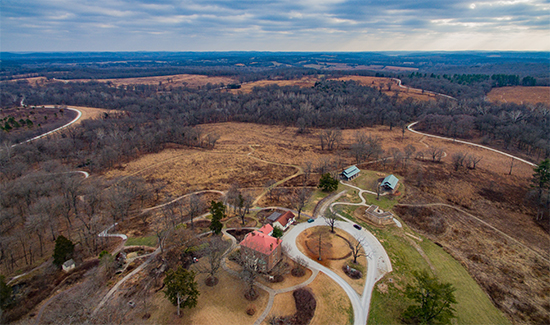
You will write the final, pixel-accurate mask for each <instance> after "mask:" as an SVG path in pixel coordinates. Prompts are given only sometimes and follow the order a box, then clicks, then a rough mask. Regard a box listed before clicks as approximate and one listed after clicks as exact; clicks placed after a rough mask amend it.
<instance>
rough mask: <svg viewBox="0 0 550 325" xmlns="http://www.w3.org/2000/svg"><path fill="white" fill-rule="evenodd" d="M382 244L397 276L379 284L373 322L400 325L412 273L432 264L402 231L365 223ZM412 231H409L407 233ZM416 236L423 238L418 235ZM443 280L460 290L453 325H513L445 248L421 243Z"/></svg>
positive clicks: (373, 310) (371, 314) (372, 304)
mask: <svg viewBox="0 0 550 325" xmlns="http://www.w3.org/2000/svg"><path fill="white" fill-rule="evenodd" d="M361 224H362V225H363V226H365V228H367V229H368V230H369V231H371V232H372V233H373V234H374V235H375V236H376V237H377V238H378V239H379V240H380V241H381V242H382V245H383V246H384V248H385V249H386V251H387V252H388V255H389V257H390V259H391V261H392V266H393V272H391V273H389V274H387V275H386V276H385V277H384V278H383V279H382V280H381V281H379V282H378V283H377V285H376V287H375V289H374V291H373V296H372V302H371V310H370V313H369V322H371V323H373V324H395V323H400V319H399V317H400V315H401V313H402V312H403V310H404V309H405V308H406V307H407V306H408V305H409V304H411V302H410V301H408V300H407V299H406V298H405V297H404V296H403V291H404V289H405V287H406V286H407V284H412V283H413V280H412V279H413V277H412V271H414V270H423V269H426V270H430V269H429V266H428V263H427V262H426V260H424V258H423V257H422V256H421V255H420V254H419V253H418V251H416V249H415V248H414V247H413V246H412V245H411V244H410V243H409V242H408V240H406V239H405V238H403V230H402V229H398V228H385V229H383V230H382V229H377V228H374V227H371V226H369V225H368V224H366V223H361ZM407 231H408V230H407ZM414 235H415V236H418V237H420V236H419V235H417V234H414ZM419 245H420V247H421V248H422V250H423V251H424V252H425V253H426V255H427V257H428V258H429V260H430V262H431V263H432V265H434V267H435V269H436V276H437V277H438V278H439V280H441V281H444V282H449V283H451V284H452V285H453V286H454V287H455V288H456V293H455V296H456V299H457V301H458V304H457V305H456V306H455V309H456V314H457V319H456V320H454V321H453V324H509V323H510V322H509V320H508V319H507V318H506V317H505V316H504V315H503V314H502V312H500V311H499V310H498V309H497V308H496V307H495V306H494V305H493V304H492V303H491V300H490V299H489V297H488V296H487V295H486V294H485V292H484V291H483V290H482V289H481V287H480V286H479V285H478V284H477V283H476V282H475V281H474V280H473V279H472V277H471V276H470V275H469V274H468V272H467V270H466V269H464V267H463V266H462V265H461V264H460V263H459V262H458V261H456V260H455V259H454V258H453V257H452V256H450V255H449V254H447V253H446V252H445V251H444V250H443V249H442V248H441V247H438V246H436V245H435V244H434V243H432V242H431V241H429V240H427V239H424V240H423V241H422V242H420V243H419Z"/></svg>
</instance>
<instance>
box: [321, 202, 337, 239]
mask: <svg viewBox="0 0 550 325" xmlns="http://www.w3.org/2000/svg"><path fill="white" fill-rule="evenodd" d="M324 218H325V222H326V224H327V225H329V226H330V232H331V233H334V225H335V224H336V220H338V216H337V215H336V213H334V212H332V211H331V210H330V208H328V209H327V211H326V212H325V215H324Z"/></svg>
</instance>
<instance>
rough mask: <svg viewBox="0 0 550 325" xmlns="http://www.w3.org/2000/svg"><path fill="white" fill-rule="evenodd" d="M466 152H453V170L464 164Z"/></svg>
mask: <svg viewBox="0 0 550 325" xmlns="http://www.w3.org/2000/svg"><path fill="white" fill-rule="evenodd" d="M467 156H468V155H467V154H465V153H463V152H457V153H455V154H453V156H452V161H453V167H454V168H455V171H457V170H458V169H459V168H460V167H462V166H464V161H465V160H466V158H467Z"/></svg>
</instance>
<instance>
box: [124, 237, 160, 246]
mask: <svg viewBox="0 0 550 325" xmlns="http://www.w3.org/2000/svg"><path fill="white" fill-rule="evenodd" d="M157 241H158V240H157V236H146V237H130V238H128V240H126V243H124V246H149V247H156V246H157Z"/></svg>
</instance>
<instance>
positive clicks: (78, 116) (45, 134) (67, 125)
mask: <svg viewBox="0 0 550 325" xmlns="http://www.w3.org/2000/svg"><path fill="white" fill-rule="evenodd" d="M44 107H48V108H53V107H54V106H44ZM65 109H68V110H70V111H75V112H77V113H78V115H77V116H76V117H75V118H74V120H72V121H70V122H69V123H67V124H65V125H63V126H60V127H58V128H57V129H54V130H51V131H49V132H46V133H44V134H41V135H38V136H36V137H34V138H32V139H29V140H25V141H23V142H20V143H17V144H14V145H12V148H13V147H15V146H17V145H20V144H23V143H27V142H31V141H34V140H37V139H40V138H43V137H45V136H47V135H50V134H52V133H54V132H57V131H59V130H62V129H64V128H66V127H69V126H71V125H72V124H73V123H76V122H77V121H78V120H79V119H80V117H82V112H81V111H79V110H78V109H76V108H70V107H67V108H65Z"/></svg>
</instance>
